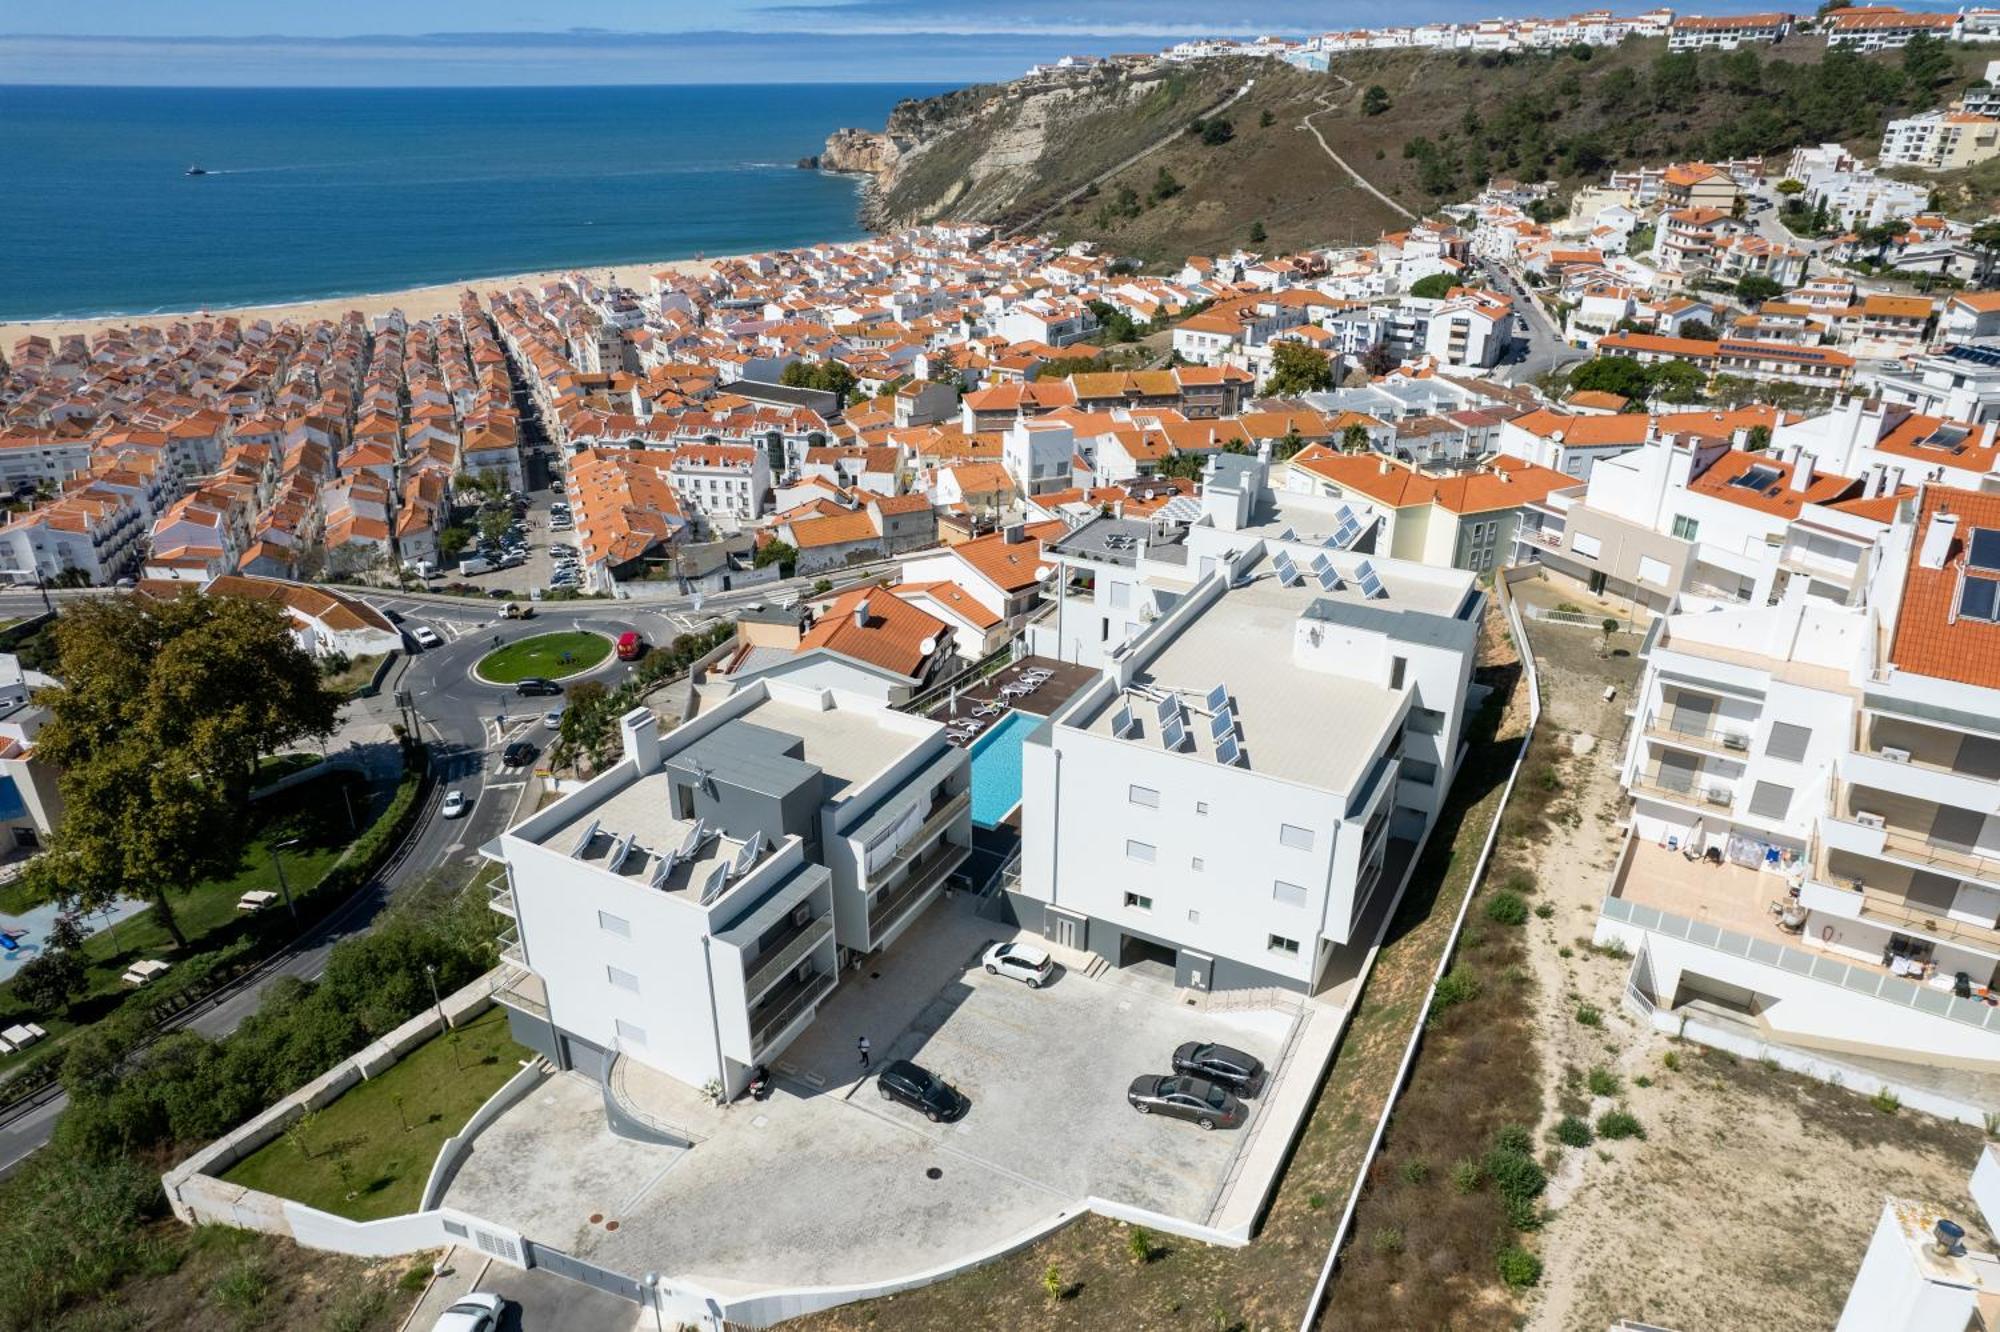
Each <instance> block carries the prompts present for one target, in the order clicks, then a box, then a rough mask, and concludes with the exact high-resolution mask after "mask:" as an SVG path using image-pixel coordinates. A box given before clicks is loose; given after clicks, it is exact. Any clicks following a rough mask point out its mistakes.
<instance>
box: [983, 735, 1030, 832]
mask: <svg viewBox="0 0 2000 1332" xmlns="http://www.w3.org/2000/svg"><path fill="white" fill-rule="evenodd" d="M1044 720H1045V719H1044V718H1042V717H1038V716H1036V715H1035V714H1034V713H1032V712H1009V713H1008V714H1007V715H1006V716H1004V717H1002V718H1001V719H1000V720H999V722H998V723H997V724H995V725H993V726H991V727H988V728H987V731H986V734H984V735H982V736H980V737H979V738H978V739H977V740H975V741H973V742H972V825H973V826H974V827H975V828H997V827H999V826H1000V820H1002V819H1004V818H1006V817H1007V816H1008V815H1009V814H1011V813H1013V812H1014V806H1016V805H1018V804H1020V803H1021V745H1022V742H1023V741H1025V740H1026V739H1027V738H1028V732H1030V731H1032V730H1034V729H1035V728H1036V727H1037V726H1040V725H1041V724H1042V722H1043V721H1044Z"/></svg>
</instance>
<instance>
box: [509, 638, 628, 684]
mask: <svg viewBox="0 0 2000 1332" xmlns="http://www.w3.org/2000/svg"><path fill="white" fill-rule="evenodd" d="M610 655H611V640H610V639H608V638H606V637H605V636H604V635H602V634H593V633H589V632H587V631H585V630H581V629H575V630H568V631H565V632H561V633H553V634H536V635H535V636H534V637H533V638H524V639H521V640H520V641H519V642H517V643H509V644H508V645H507V646H506V647H503V648H495V649H494V650H493V651H491V652H489V653H487V654H486V655H485V656H484V657H481V658H480V659H479V674H480V675H481V676H483V677H485V678H486V679H488V680H491V681H492V682H493V683H495V684H518V683H519V682H520V681H522V680H526V679H528V678H529V677H530V676H545V677H547V678H548V679H551V680H554V679H560V678H561V677H563V676H565V675H575V674H576V673H577V672H579V671H587V670H589V669H590V668H591V667H593V666H595V665H597V664H598V663H599V662H601V661H603V660H604V659H605V658H606V657H608V656H610Z"/></svg>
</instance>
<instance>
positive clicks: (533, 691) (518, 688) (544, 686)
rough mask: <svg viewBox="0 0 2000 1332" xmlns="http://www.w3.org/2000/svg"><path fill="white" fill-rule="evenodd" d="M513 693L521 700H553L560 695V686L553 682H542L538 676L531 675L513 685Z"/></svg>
mask: <svg viewBox="0 0 2000 1332" xmlns="http://www.w3.org/2000/svg"><path fill="white" fill-rule="evenodd" d="M514 692H515V693H516V694H518V695H519V696H520V697H522V698H555V697H557V696H559V695H560V694H561V693H562V686H561V685H559V684H557V683H556V682H555V681H554V680H544V679H543V678H542V677H541V676H539V675H531V676H529V677H528V678H527V679H525V680H523V681H521V683H519V684H517V685H515V686H514Z"/></svg>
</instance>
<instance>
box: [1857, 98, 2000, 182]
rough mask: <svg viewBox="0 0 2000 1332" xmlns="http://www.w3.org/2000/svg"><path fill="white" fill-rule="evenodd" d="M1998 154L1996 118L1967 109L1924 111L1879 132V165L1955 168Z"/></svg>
mask: <svg viewBox="0 0 2000 1332" xmlns="http://www.w3.org/2000/svg"><path fill="white" fill-rule="evenodd" d="M1994 156H2000V120H1995V119H1994V118H1993V117H1991V116H1983V115H1974V114H1973V113H1971V112H1969V111H1926V112H1924V113H1923V114H1922V115H1918V116H1905V117H1903V118H1901V119H1899V120H1892V121H1890V122H1889V123H1888V125H1887V127H1886V128H1884V129H1883V131H1882V153H1881V158H1880V161H1879V165H1881V166H1885V167H1891V166H1909V167H1917V168H1919V169H1921V170H1924V171H1956V170H1958V169H1959V168H1961V167H1969V166H1974V165H1977V164H1978V163H1980V162H1984V161H1986V160H1987V159H1988V158H1990V157H1994Z"/></svg>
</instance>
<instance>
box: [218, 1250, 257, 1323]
mask: <svg viewBox="0 0 2000 1332" xmlns="http://www.w3.org/2000/svg"><path fill="white" fill-rule="evenodd" d="M270 1294H271V1274H270V1273H269V1272H268V1271H266V1270H265V1267H264V1260H263V1259H262V1258H260V1257H258V1256H257V1255H256V1254H254V1253H253V1254H245V1255H244V1256H243V1257H242V1258H239V1259H237V1260H236V1261H235V1262H234V1263H232V1264H230V1266H229V1268H228V1269H227V1270H226V1271H224V1272H223V1274H222V1275H221V1276H219V1277H217V1278H216V1281H215V1302H216V1303H217V1304H220V1305H221V1306H222V1307H223V1308H225V1309H228V1310H229V1311H230V1312H232V1313H237V1314H248V1313H251V1312H254V1311H255V1310H256V1308H257V1306H258V1305H260V1304H262V1303H263V1302H264V1301H265V1300H266V1299H268V1298H269V1297H270Z"/></svg>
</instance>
